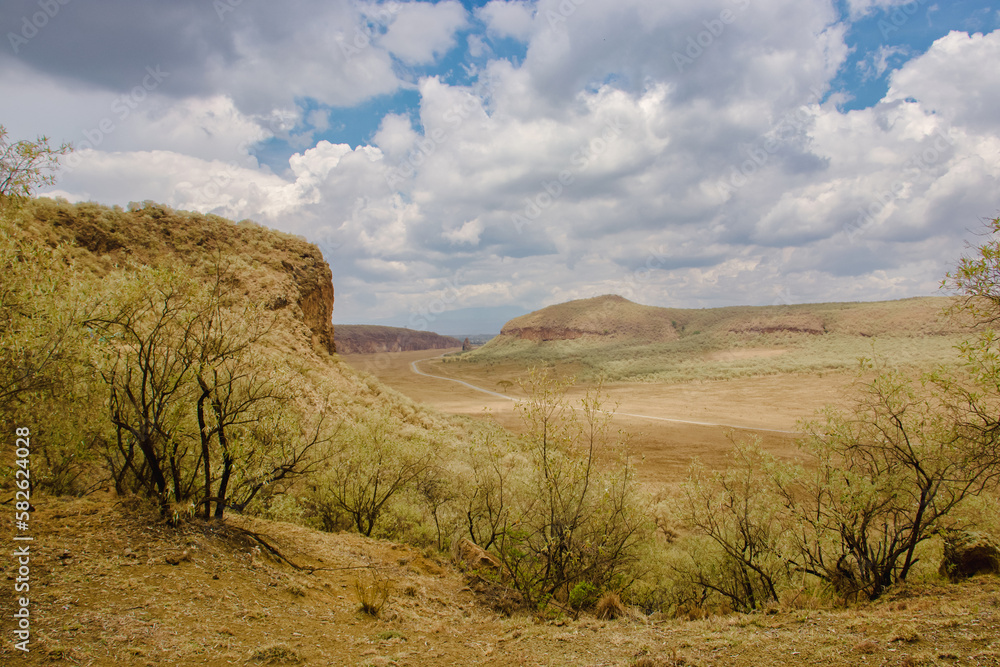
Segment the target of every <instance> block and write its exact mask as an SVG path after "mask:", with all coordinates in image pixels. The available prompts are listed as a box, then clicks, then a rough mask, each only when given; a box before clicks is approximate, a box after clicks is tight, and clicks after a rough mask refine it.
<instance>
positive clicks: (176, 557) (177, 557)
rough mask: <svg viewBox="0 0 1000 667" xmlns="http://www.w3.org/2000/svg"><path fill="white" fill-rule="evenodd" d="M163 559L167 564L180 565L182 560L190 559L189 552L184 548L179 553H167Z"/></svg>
mask: <svg viewBox="0 0 1000 667" xmlns="http://www.w3.org/2000/svg"><path fill="white" fill-rule="evenodd" d="M164 560H166V561H167V564H168V565H180V564H181V563H183V562H184V561H187V560H191V552H189V551H188V550H187V549H185V550H184V551H182V552H180V553H176V554H170V555H168V556H167V557H166V558H165V559H164Z"/></svg>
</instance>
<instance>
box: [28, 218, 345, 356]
mask: <svg viewBox="0 0 1000 667" xmlns="http://www.w3.org/2000/svg"><path fill="white" fill-rule="evenodd" d="M22 219H23V221H24V222H23V224H24V225H26V226H27V227H28V230H27V231H28V232H29V233H31V234H33V235H34V236H36V237H38V238H40V239H42V240H44V241H45V242H47V243H49V244H52V245H54V244H56V243H65V242H69V243H71V244H73V246H75V250H74V253H73V254H74V258H75V261H77V263H78V264H79V265H81V266H83V267H86V268H89V269H90V270H92V271H94V272H95V273H98V274H101V275H103V274H106V273H108V272H110V271H112V270H113V269H115V268H116V267H126V266H128V265H129V264H130V263H136V264H146V265H150V266H163V267H176V266H177V265H178V264H180V265H182V266H191V267H193V268H195V269H196V270H197V268H198V267H201V268H206V267H207V268H209V269H210V267H212V266H214V265H216V264H218V265H222V266H232V267H238V271H235V272H234V274H235V275H236V276H237V279H236V283H235V284H233V285H231V286H230V288H231V289H235V290H240V291H242V292H244V293H245V294H247V295H248V296H250V297H251V298H253V300H255V301H258V302H261V303H264V304H265V305H266V306H267V307H268V308H270V309H271V310H273V311H277V312H279V313H280V314H282V315H283V316H285V317H284V319H285V320H287V321H288V323H289V325H290V330H292V331H296V332H297V333H294V336H297V337H298V338H299V339H300V341H301V342H303V343H307V344H308V346H309V347H311V348H312V349H314V350H316V351H319V352H323V353H327V354H332V353H333V352H334V351H335V346H334V336H333V324H332V323H331V318H332V315H333V296H334V295H333V281H332V273H331V271H330V267H329V266H328V265H327V263H326V261H324V259H323V255H322V253H320V251H319V249H318V248H317V247H316V246H314V245H313V244H311V243H309V242H308V241H306V240H305V239H302V238H300V237H297V236H293V235H291V234H285V233H283V232H279V231H276V230H273V229H268V228H266V227H263V226H261V225H258V224H256V223H253V222H249V221H243V222H240V223H235V222H233V221H231V220H227V219H225V218H221V217H219V216H214V215H202V214H200V213H191V212H188V211H174V210H172V209H170V208H168V207H165V206H160V205H158V204H154V203H152V202H144V203H143V204H141V205H137V204H133V205H130V206H129V209H128V210H124V209H122V208H120V207H117V206H116V207H107V206H101V205H98V204H93V203H81V204H70V203H68V202H65V201H58V200H51V199H37V200H34V201H32V202H30V203H29V205H28V207H27V210H26V211H25V215H24V216H23V218H22ZM302 339H304V340H302Z"/></svg>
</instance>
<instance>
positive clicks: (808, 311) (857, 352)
mask: <svg viewBox="0 0 1000 667" xmlns="http://www.w3.org/2000/svg"><path fill="white" fill-rule="evenodd" d="M950 303H951V300H950V298H947V297H924V298H915V299H904V300H900V301H884V302H872V303H823V304H802V305H790V306H737V307H729V308H709V309H679V308H657V307H653V306H643V305H639V304H636V303H633V302H631V301H629V300H627V299H624V298H622V297H620V296H614V295H607V296H602V297H596V298H592V299H582V300H578V301H571V302H569V303H564V304H558V305H555V306H549V307H548V308H543V309H541V310H538V311H536V312H534V313H529V314H528V315H525V316H523V317H519V318H516V319H513V320H511V321H510V322H508V323H507V324H506V325H505V326H504V328H503V330H502V331H501V334H500V335H499V336H498V337H496V338H495V339H493V340H492V341H490V342H489V343H488V344H486V345H484V346H483V347H481V348H479V349H477V350H474V351H472V352H469V353H466V354H463V355H460V356H455V357H452V358H450V359H449V363H469V364H477V365H482V364H486V365H496V364H501V365H521V366H524V365H532V364H535V365H559V366H561V367H564V368H571V369H573V370H574V371H575V372H578V373H579V374H581V376H582V377H583V378H585V379H593V378H596V377H598V376H600V375H603V376H604V377H606V378H607V379H610V380H612V381H661V382H662V381H666V382H674V381H685V380H694V379H721V378H729V377H744V376H751V375H761V374H770V373H789V372H822V371H826V370H843V369H848V368H852V367H853V366H854V365H855V364H856V362H857V359H858V357H861V356H866V355H868V356H870V355H871V354H872V353H873V351H875V352H877V353H891V355H892V357H893V359H894V361H895V362H896V363H900V364H912V365H919V366H927V365H932V364H936V363H948V362H949V361H951V360H952V359H953V357H954V354H953V353H954V349H953V347H954V345H955V344H956V343H958V342H959V341H961V340H962V339H963V338H964V337H966V336H967V334H968V329H967V328H966V327H965V326H964V325H963V324H962V323H960V322H957V321H954V320H951V319H949V318H948V317H946V316H945V315H944V311H945V309H946V308H947V307H948V305H949V304H950Z"/></svg>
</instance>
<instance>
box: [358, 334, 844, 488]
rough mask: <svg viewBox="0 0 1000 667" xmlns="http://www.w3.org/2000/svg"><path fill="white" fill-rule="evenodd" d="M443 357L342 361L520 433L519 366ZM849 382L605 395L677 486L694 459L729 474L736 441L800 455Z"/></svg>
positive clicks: (808, 379)
mask: <svg viewBox="0 0 1000 667" xmlns="http://www.w3.org/2000/svg"><path fill="white" fill-rule="evenodd" d="M453 351H454V350H446V351H444V353H445V354H447V353H449V352H453ZM440 356H441V351H438V350H424V351H417V352H399V353H383V354H371V355H349V356H344V357H343V359H344V360H345V361H346V362H347V363H349V364H351V365H352V366H354V367H355V368H358V369H360V370H363V371H366V372H368V373H371V374H372V375H375V376H376V377H378V378H379V379H380V380H382V381H383V382H385V383H386V384H388V385H389V386H391V387H393V388H395V389H396V390H398V391H400V392H402V393H403V394H406V395H407V396H409V397H410V398H412V399H413V400H415V401H418V402H420V403H424V404H427V405H430V406H433V407H435V408H437V409H439V410H441V411H443V412H448V413H452V414H460V415H469V416H482V415H483V414H484V411H487V410H488V411H489V413H490V414H491V415H492V416H493V417H494V418H496V419H497V420H498V421H499V422H500V423H501V424H503V425H504V426H506V427H507V428H510V429H512V430H515V431H517V430H520V420H519V419H518V416H517V414H516V413H515V411H514V404H515V401H516V399H518V398H520V396H521V395H522V394H521V392H520V391H519V389H518V388H517V386H516V379H517V377H518V374H516V372H517V370H518V369H512V368H502V369H501V368H477V367H470V366H469V365H466V364H453V363H444V362H443V360H442V359H441V358H440ZM507 383H515V384H513V385H508V384H507ZM849 383H850V377H849V376H847V375H843V374H826V375H825V376H817V375H780V376H766V377H757V378H742V379H738V380H727V381H714V382H695V383H684V384H673V385H664V384H613V385H606V386H605V390H606V394H607V396H608V399H609V400H608V405H609V406H612V407H613V406H614V405H616V404H617V409H616V410H615V422H616V424H617V425H618V426H619V428H621V429H622V430H623V431H625V432H627V433H629V434H631V439H632V443H633V447H634V449H635V451H636V453H637V454H638V455H639V456H641V457H642V464H641V465H640V466H639V469H640V474H641V475H642V477H643V478H644V480H646V481H647V482H673V481H677V480H678V479H681V478H682V477H683V476H684V474H685V472H686V470H687V467H688V466H689V465H690V463H691V461H692V459H693V458H695V457H698V458H700V459H701V460H702V461H703V462H704V463H705V464H706V465H708V466H710V467H722V466H723V465H724V464H725V455H726V452H727V451H728V450H729V449H730V447H731V446H732V442H731V438H737V439H738V438H746V437H758V438H760V441H761V443H762V445H763V446H764V447H766V448H767V449H768V450H770V451H772V452H773V453H775V454H777V455H779V456H783V457H793V456H795V454H796V452H797V450H796V447H795V444H794V441H795V437H796V435H795V434H796V433H798V429H797V422H798V421H799V420H802V419H807V418H810V417H812V416H814V414H815V411H816V410H818V409H820V408H822V407H823V406H824V405H827V404H830V403H837V402H839V401H841V400H842V397H843V396H844V394H845V389H846V387H847V386H848V384H849ZM505 387H506V389H505ZM586 389H587V387H585V386H578V387H574V389H573V390H572V391H571V392H570V395H571V396H579V395H582V394H583V392H584V391H586Z"/></svg>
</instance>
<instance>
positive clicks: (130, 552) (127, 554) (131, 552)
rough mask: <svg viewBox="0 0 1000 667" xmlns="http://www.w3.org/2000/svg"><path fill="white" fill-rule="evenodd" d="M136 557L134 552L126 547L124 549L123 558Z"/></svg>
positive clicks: (137, 555)
mask: <svg viewBox="0 0 1000 667" xmlns="http://www.w3.org/2000/svg"><path fill="white" fill-rule="evenodd" d="M138 557H139V554H137V553H136V552H134V551H132V550H131V549H129V548H128V547H125V558H138Z"/></svg>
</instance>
